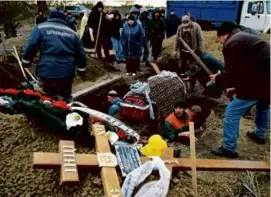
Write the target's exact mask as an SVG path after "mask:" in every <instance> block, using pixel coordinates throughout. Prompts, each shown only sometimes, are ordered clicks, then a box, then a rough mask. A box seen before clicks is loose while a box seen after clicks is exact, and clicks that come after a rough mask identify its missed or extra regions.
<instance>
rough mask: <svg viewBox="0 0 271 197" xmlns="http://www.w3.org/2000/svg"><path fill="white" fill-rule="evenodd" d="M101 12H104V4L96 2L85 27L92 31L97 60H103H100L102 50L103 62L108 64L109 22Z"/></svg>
mask: <svg viewBox="0 0 271 197" xmlns="http://www.w3.org/2000/svg"><path fill="white" fill-rule="evenodd" d="M103 10H104V4H103V3H102V2H101V1H98V2H97V4H96V5H95V6H93V7H92V9H91V13H90V15H89V18H88V23H87V25H88V27H89V28H91V29H92V30H93V36H94V40H95V44H96V43H97V46H96V53H97V56H98V58H99V59H103V58H102V48H103V51H104V55H105V61H108V62H110V56H109V48H110V45H109V44H110V29H109V28H110V25H109V23H110V21H109V20H108V19H106V14H105V13H104V12H103ZM100 18H101V20H100ZM100 21H101V22H100ZM99 24H100V25H99ZM98 32H99V35H98ZM98 36H99V37H98ZM96 41H97V42H96Z"/></svg>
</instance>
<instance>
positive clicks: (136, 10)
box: [130, 7, 140, 14]
mask: <svg viewBox="0 0 271 197" xmlns="http://www.w3.org/2000/svg"><path fill="white" fill-rule="evenodd" d="M132 12H138V13H140V12H139V10H138V9H137V8H136V7H132V8H131V10H130V14H131V13H132Z"/></svg>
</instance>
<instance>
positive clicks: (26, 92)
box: [23, 89, 35, 96]
mask: <svg viewBox="0 0 271 197" xmlns="http://www.w3.org/2000/svg"><path fill="white" fill-rule="evenodd" d="M23 93H24V94H25V95H28V96H34V95H35V92H34V91H33V90H31V89H27V90H24V91H23Z"/></svg>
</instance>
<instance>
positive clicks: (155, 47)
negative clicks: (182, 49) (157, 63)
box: [151, 36, 163, 60]
mask: <svg viewBox="0 0 271 197" xmlns="http://www.w3.org/2000/svg"><path fill="white" fill-rule="evenodd" d="M162 43H163V39H162V38H159V37H157V36H153V37H152V39H151V44H152V57H153V59H154V60H157V58H158V57H159V55H160V53H161V51H162Z"/></svg>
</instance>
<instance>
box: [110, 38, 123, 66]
mask: <svg viewBox="0 0 271 197" xmlns="http://www.w3.org/2000/svg"><path fill="white" fill-rule="evenodd" d="M111 41H112V44H113V48H114V51H115V56H116V60H117V61H121V60H122V57H121V44H120V41H119V40H117V39H115V38H111Z"/></svg>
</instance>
